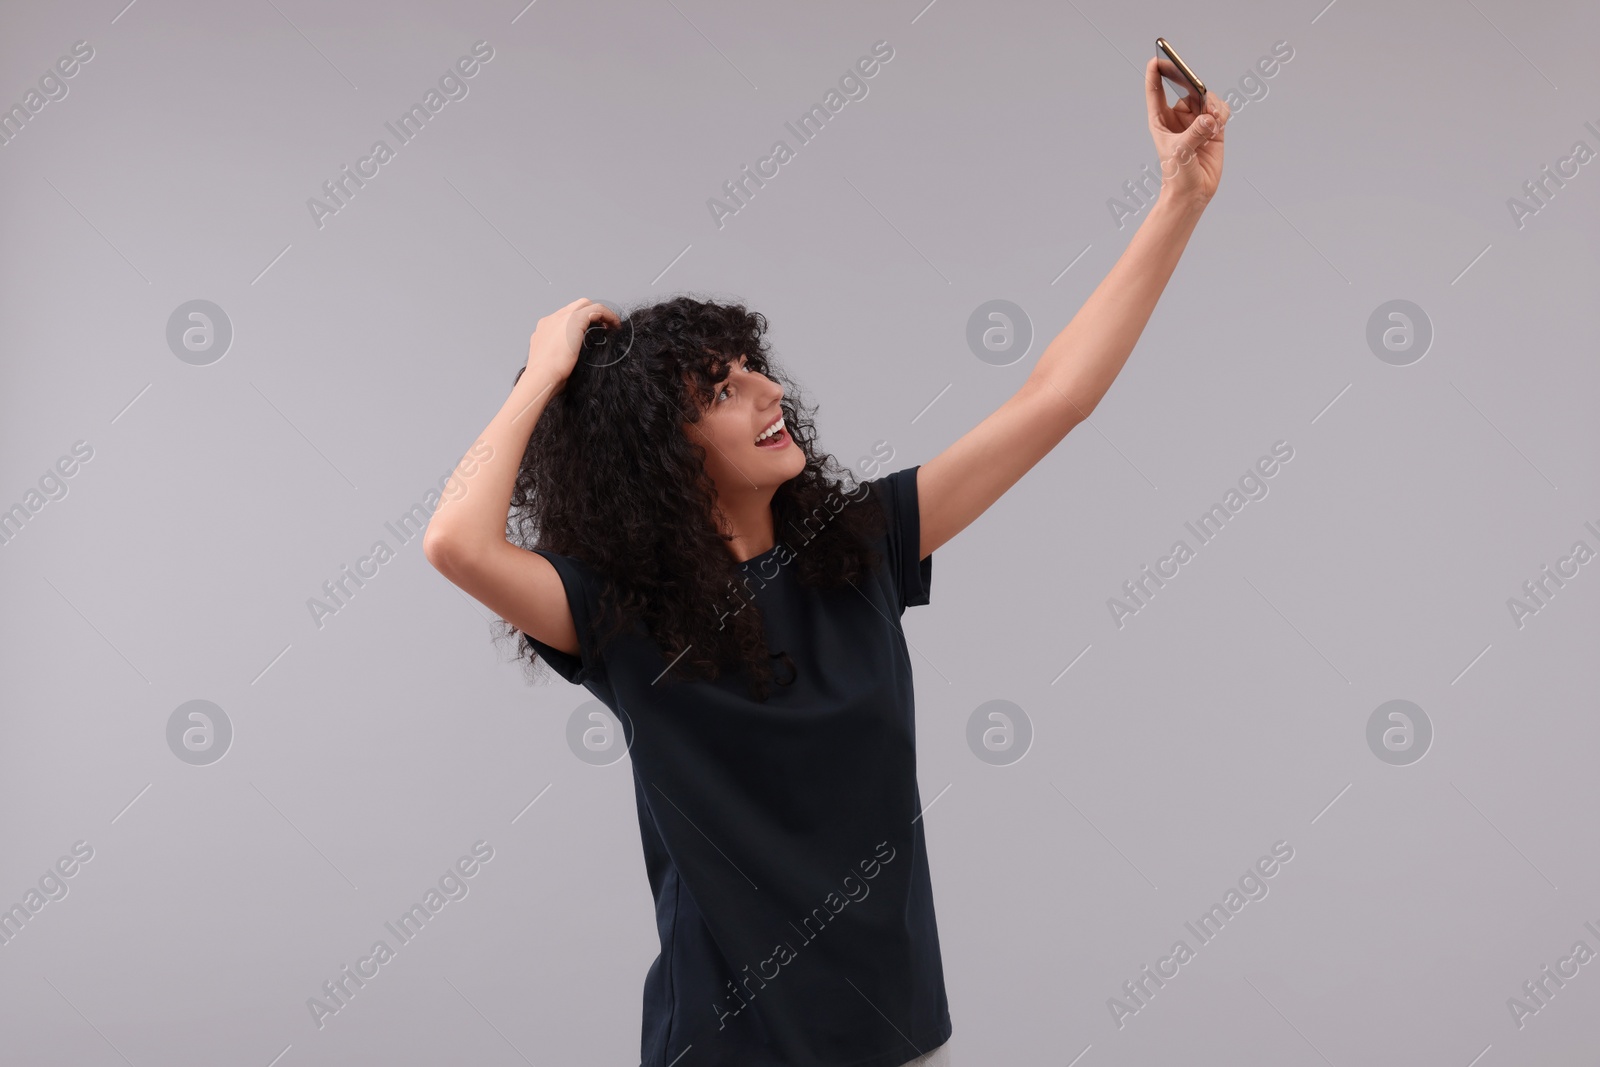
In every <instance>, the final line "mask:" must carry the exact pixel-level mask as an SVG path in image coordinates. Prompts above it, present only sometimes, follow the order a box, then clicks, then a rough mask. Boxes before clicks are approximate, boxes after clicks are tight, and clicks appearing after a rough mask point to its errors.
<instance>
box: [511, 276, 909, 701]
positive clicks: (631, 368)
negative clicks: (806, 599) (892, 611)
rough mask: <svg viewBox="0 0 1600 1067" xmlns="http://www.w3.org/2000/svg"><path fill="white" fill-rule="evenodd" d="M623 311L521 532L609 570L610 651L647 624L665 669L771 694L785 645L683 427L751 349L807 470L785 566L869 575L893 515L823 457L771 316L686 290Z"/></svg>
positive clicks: (517, 533)
mask: <svg viewBox="0 0 1600 1067" xmlns="http://www.w3.org/2000/svg"><path fill="white" fill-rule="evenodd" d="M612 310H613V311H615V312H617V315H618V317H619V318H620V319H621V325H620V326H618V327H610V326H607V325H605V324H603V323H596V324H594V325H593V326H591V327H590V328H589V330H588V333H587V334H586V336H585V340H584V343H583V346H582V348H581V349H580V353H579V358H578V362H577V364H576V365H575V366H574V368H573V371H572V374H571V376H570V377H569V378H568V379H567V382H566V385H565V387H564V388H563V389H562V391H561V392H560V393H559V394H557V395H556V396H555V397H554V398H553V399H552V400H551V401H550V403H549V404H548V405H547V406H546V407H545V410H544V412H543V413H542V414H541V415H540V417H539V421H538V423H537V424H535V426H534V429H533V432H532V434H531V435H530V437H529V440H528V448H527V451H526V452H525V453H524V455H523V458H522V465H521V468H520V470H519V471H518V473H517V481H516V485H515V487H514V489H513V490H512V495H511V518H510V520H509V522H508V527H507V530H508V536H509V537H510V538H511V540H512V542H513V543H514V544H519V545H521V546H523V547H528V548H541V549H545V550H547V551H550V552H555V553H558V554H560V555H564V556H571V557H573V558H575V559H578V560H581V561H582V562H584V563H587V564H588V565H589V566H591V567H592V568H593V569H594V570H595V571H597V572H598V573H599V574H600V575H601V576H602V578H603V579H604V591H603V592H602V594H601V597H600V599H601V613H602V619H601V620H597V621H596V623H595V626H596V630H597V631H598V634H597V640H598V641H599V642H600V644H601V647H602V648H603V647H604V646H605V644H606V643H607V642H608V641H610V640H612V639H614V638H615V637H616V636H617V635H618V634H619V633H621V632H622V631H623V630H624V629H626V628H628V627H629V626H630V625H631V623H632V622H633V621H634V620H641V621H642V622H643V624H644V626H645V628H646V630H647V632H648V634H649V635H650V637H651V638H652V640H654V641H655V643H656V644H657V645H658V647H659V648H660V649H661V650H662V652H663V653H664V655H665V656H666V658H667V659H668V660H669V661H671V660H672V659H673V657H675V656H676V657H678V658H677V659H676V661H675V662H673V663H672V666H671V669H670V671H669V672H668V675H667V678H669V679H676V680H687V679H690V678H705V679H715V678H717V677H719V676H720V675H721V673H722V672H723V671H724V670H730V671H737V670H739V669H741V668H742V669H744V670H747V671H748V672H749V678H750V684H751V691H752V693H753V694H754V695H755V697H756V699H758V700H763V701H764V700H765V699H766V697H767V695H768V692H769V684H770V683H771V682H772V681H773V677H774V672H773V665H772V662H771V661H772V658H773V656H774V655H779V654H775V653H770V652H769V651H768V650H767V648H766V642H765V639H764V636H763V632H762V624H761V613H760V610H759V608H758V607H757V606H756V604H755V602H754V600H753V598H752V597H751V596H750V594H749V591H748V584H749V578H748V577H746V576H745V575H744V574H741V572H740V570H739V564H738V562H737V561H736V560H735V559H734V557H733V554H732V553H731V552H730V551H729V550H728V547H727V542H728V541H729V540H731V535H729V534H725V533H723V532H721V531H720V530H718V528H717V526H716V523H715V521H714V514H715V512H714V505H715V503H716V495H717V494H716V487H715V484H714V483H713V482H712V480H711V478H710V476H709V474H708V473H707V472H706V469H705V457H706V453H705V449H704V448H703V447H701V446H700V445H699V444H697V443H695V442H694V441H691V440H690V437H691V436H692V435H690V434H686V433H685V432H684V429H683V424H684V423H695V422H698V421H699V420H700V417H701V414H702V413H703V412H704V411H705V409H706V407H707V406H708V405H709V404H710V402H711V399H712V397H713V396H714V395H715V392H716V386H717V384H718V383H720V382H721V381H722V380H723V379H725V378H726V377H727V375H728V368H729V366H730V365H731V364H732V363H733V362H735V361H736V360H737V359H738V358H739V357H740V356H743V357H745V360H746V363H745V366H746V367H747V368H748V369H750V370H752V371H756V372H758V373H761V374H765V375H766V376H767V377H769V378H771V379H772V380H773V381H776V382H778V383H779V384H780V385H782V386H783V389H784V396H783V399H782V401H781V402H780V407H781V410H782V412H783V420H784V424H785V426H786V427H787V428H788V431H789V434H790V436H791V437H792V438H793V440H794V443H795V445H797V446H798V447H799V448H800V449H801V450H802V451H803V452H804V454H805V468H804V469H803V470H802V471H801V472H800V473H799V474H797V475H796V476H795V477H793V478H791V479H790V480H789V481H787V482H785V483H783V484H782V485H780V486H779V487H778V488H777V490H776V491H775V492H774V494H773V498H772V513H773V526H774V530H775V531H776V533H777V538H778V541H779V542H781V543H783V544H785V545H787V546H788V547H789V548H790V549H791V550H793V552H794V558H793V559H792V560H790V561H789V562H787V563H785V564H784V565H785V566H788V567H792V568H794V573H795V575H796V577H797V578H798V579H799V580H800V581H801V582H802V583H804V584H807V585H811V586H817V587H842V586H843V585H844V584H846V583H847V582H854V581H857V580H859V579H861V578H863V577H864V576H866V575H868V574H870V573H871V571H872V569H873V568H875V567H877V566H878V564H879V563H880V562H881V560H880V554H879V553H878V552H877V550H876V549H875V548H874V546H873V542H874V540H875V538H876V537H877V536H878V535H880V534H882V533H883V532H884V530H885V529H886V523H885V516H884V513H883V509H882V507H881V505H880V503H879V502H878V500H877V499H876V495H875V494H873V493H872V492H870V491H869V490H867V489H865V488H864V487H863V486H862V485H861V484H860V483H857V482H855V480H854V476H853V474H852V475H851V480H850V482H849V483H848V484H847V483H846V482H844V481H843V480H842V476H843V475H844V474H845V473H846V469H845V468H842V467H840V465H839V464H838V463H837V461H835V459H834V457H833V456H831V455H829V454H827V453H818V452H817V451H816V448H815V439H816V428H815V426H814V425H813V423H812V421H811V416H812V415H813V414H814V413H815V411H816V408H815V407H814V406H812V407H807V406H805V405H804V403H803V402H802V400H801V396H800V392H799V390H798V389H797V388H795V386H794V384H793V383H792V382H791V381H790V379H789V378H788V377H787V376H786V375H785V374H784V373H783V372H782V371H781V370H780V369H779V368H777V367H776V366H775V365H774V364H773V361H772V356H771V352H770V351H769V348H768V345H767V342H766V340H765V339H764V337H763V335H764V334H765V333H766V331H767V320H766V318H765V316H763V315H761V314H760V313H759V312H751V311H748V310H747V309H746V308H745V306H744V305H743V304H742V303H731V304H727V303H717V302H712V301H702V300H697V299H693V298H691V297H687V296H679V297H676V298H674V299H671V300H667V301H664V302H661V303H657V304H653V305H650V306H646V307H639V308H635V309H633V310H631V311H625V310H624V309H623V308H620V307H612ZM521 375H522V371H520V370H519V371H518V372H517V377H518V378H520V377H521ZM801 538H806V540H805V541H804V544H803V546H802V545H800V544H796V541H798V540H800V539H801ZM741 586H742V587H743V588H741ZM495 628H496V630H497V631H498V632H499V634H500V635H501V636H505V637H511V638H515V639H516V640H517V645H518V654H519V658H521V659H524V660H526V661H527V671H528V674H529V677H530V680H531V679H532V678H534V677H535V676H536V675H537V673H538V672H537V671H536V667H537V665H538V663H539V658H538V654H537V652H536V651H535V650H534V648H533V646H532V645H531V644H529V643H528V642H527V641H525V640H522V639H521V637H520V634H518V632H517V630H516V628H515V627H513V626H512V625H511V624H510V623H507V622H505V621H504V620H496V627H495ZM684 650H687V651H684ZM680 653H682V654H681V655H680ZM788 666H789V667H790V668H791V669H792V667H793V664H792V663H790V664H789V665H788ZM790 678H792V674H791V675H790ZM780 684H782V683H780Z"/></svg>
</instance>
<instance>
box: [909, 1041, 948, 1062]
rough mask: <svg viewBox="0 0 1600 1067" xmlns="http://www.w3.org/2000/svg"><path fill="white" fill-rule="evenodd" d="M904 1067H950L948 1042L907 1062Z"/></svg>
mask: <svg viewBox="0 0 1600 1067" xmlns="http://www.w3.org/2000/svg"><path fill="white" fill-rule="evenodd" d="M905 1067H950V1042H948V1041H946V1042H945V1043H944V1044H942V1045H940V1046H939V1047H938V1048H936V1049H934V1050H933V1051H932V1052H930V1053H928V1054H927V1055H925V1056H918V1057H917V1058H916V1059H914V1060H907V1061H906V1063H905Z"/></svg>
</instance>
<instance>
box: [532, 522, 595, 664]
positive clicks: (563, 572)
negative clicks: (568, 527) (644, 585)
mask: <svg viewBox="0 0 1600 1067" xmlns="http://www.w3.org/2000/svg"><path fill="white" fill-rule="evenodd" d="M532 551H534V552H537V553H539V555H541V556H543V557H544V558H545V559H547V560H549V561H550V565H551V566H553V567H555V569H556V573H557V574H558V575H560V576H561V585H562V587H563V588H564V589H565V590H566V593H567V607H568V608H569V609H570V610H571V612H572V626H573V629H575V630H576V631H577V632H578V654H577V655H576V656H574V655H573V654H572V653H570V652H563V651H561V650H560V649H559V648H553V647H551V646H550V645H547V644H545V643H544V642H543V641H540V640H539V639H538V638H536V637H534V636H533V635H532V634H530V633H527V632H524V633H523V634H522V638H523V640H524V641H526V642H528V644H529V645H531V646H533V650H534V651H535V652H537V653H538V654H539V656H540V657H541V658H542V659H544V660H545V661H546V662H547V663H549V664H550V667H551V669H552V670H554V671H555V672H556V673H557V674H559V675H561V677H563V678H565V679H566V680H567V681H569V682H571V683H573V684H574V685H582V684H583V682H584V681H585V680H586V679H587V678H589V676H590V675H592V674H594V673H595V672H597V671H600V670H603V669H604V662H603V660H602V658H601V656H600V652H599V647H598V642H597V641H596V639H595V621H596V620H597V619H598V618H599V617H600V601H599V592H600V581H599V576H598V575H597V574H595V573H594V571H593V570H592V569H591V568H589V567H586V566H585V565H583V564H582V563H579V562H578V561H577V560H575V559H573V558H571V557H570V556H563V555H559V554H557V553H555V552H548V551H546V550H545V549H542V548H535V549H533V550H532Z"/></svg>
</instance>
